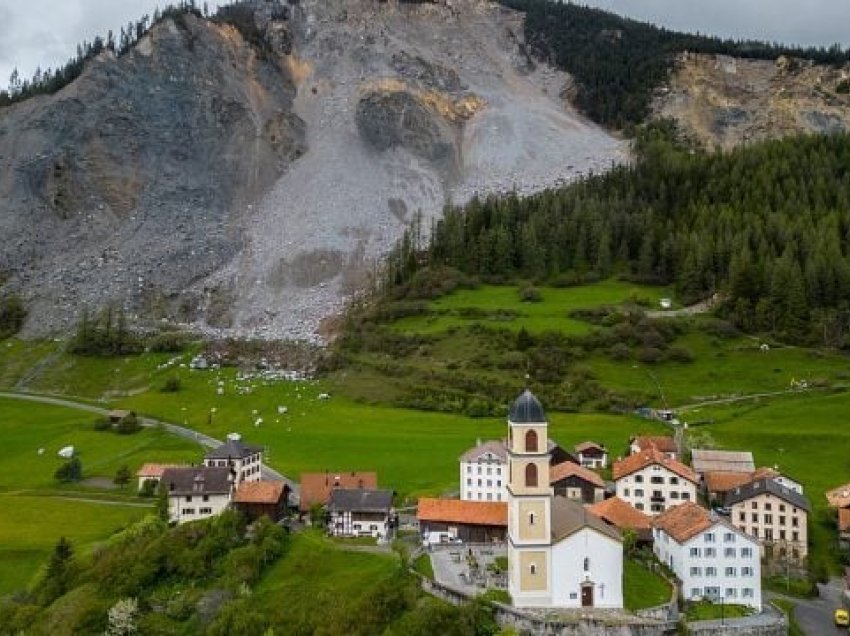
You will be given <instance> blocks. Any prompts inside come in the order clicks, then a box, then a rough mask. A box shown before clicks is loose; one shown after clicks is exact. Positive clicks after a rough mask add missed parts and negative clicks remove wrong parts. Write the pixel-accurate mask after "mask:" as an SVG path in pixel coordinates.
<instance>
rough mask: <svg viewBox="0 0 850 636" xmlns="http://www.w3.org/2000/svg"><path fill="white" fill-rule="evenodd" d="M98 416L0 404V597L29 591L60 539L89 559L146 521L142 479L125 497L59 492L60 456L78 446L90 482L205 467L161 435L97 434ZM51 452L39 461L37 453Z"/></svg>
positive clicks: (186, 445) (196, 453)
mask: <svg viewBox="0 0 850 636" xmlns="http://www.w3.org/2000/svg"><path fill="white" fill-rule="evenodd" d="M94 417H95V416H93V415H91V414H88V413H84V412H80V411H76V410H71V409H66V408H61V407H56V406H47V405H41V404H34V403H31V402H24V401H21V400H11V399H0V432H2V437H3V443H2V444H0V510H3V513H2V514H0V594H2V593H4V592H7V591H10V590H12V589H15V588H20V587H24V586H26V585H27V584H28V583H29V581H30V579H31V578H32V577H33V575H34V574H35V573H36V572H37V570H38V568H39V566H40V565H41V564H42V563H43V562H44V560H45V558H46V557H47V555H48V554H49V553H50V551H51V550H52V548H53V546H54V545H55V544H56V542H57V541H58V540H59V538H60V537H61V536H66V537H68V538H70V539H71V540H72V542H73V543H74V547H75V548H76V550H77V551H78V552H79V553H82V554H85V553H86V552H87V550H88V548H90V547H91V546H92V545H93V544H95V543H96V542H97V541H99V540H102V539H105V538H106V537H107V536H109V535H110V534H112V533H113V532H114V531H115V530H116V529H118V528H120V527H122V526H123V525H125V524H126V523H128V522H130V521H133V520H135V519H138V518H139V517H141V516H142V515H144V514H146V513H147V512H148V511H149V510H148V508H149V507H148V506H145V507H139V506H138V504H140V503H145V502H144V501H143V500H139V499H138V498H137V497H135V495H134V493H135V491H134V487H135V485H136V481H135V479H133V481H132V482H131V484H130V486H129V487H128V488H127V490H126V491H125V492H121V491H103V490H98V489H96V488H93V487H91V486H86V485H84V484H73V485H68V486H60V485H59V484H58V483H57V482H56V481H55V480H54V479H53V473H54V472H55V471H56V469H57V468H58V467H59V466H60V465H61V464H62V463H63V461H64V460H62V459H61V458H59V457H57V456H56V452H57V451H58V450H59V449H60V448H62V447H63V446H66V445H69V444H73V445H74V446H75V447H76V449H77V450H78V452H79V457H80V460H81V461H82V464H83V471H84V477H85V478H87V479H88V478H93V477H94V478H103V479H104V480H106V481H111V479H112V477H113V476H114V474H115V471H116V470H117V469H118V468H119V467H121V466H123V465H127V466H128V467H129V468H130V469H131V470H132V471H133V472H135V471H136V469H138V468H139V466H140V465H141V464H142V463H144V462H145V461H162V462H187V461H198V458H199V457H200V452H201V451H200V447H199V446H197V445H196V444H194V443H192V442H189V441H187V440H183V439H181V438H178V437H174V436H173V435H169V434H167V433H165V432H164V431H161V430H154V429H145V430H142V431H140V432H138V433H136V434H134V435H128V436H123V435H117V434H115V433H111V432H98V431H95V430H93V428H92V422H93V421H94ZM40 448H43V449H44V453H43V454H41V455H39V454H38V450H39V449H40Z"/></svg>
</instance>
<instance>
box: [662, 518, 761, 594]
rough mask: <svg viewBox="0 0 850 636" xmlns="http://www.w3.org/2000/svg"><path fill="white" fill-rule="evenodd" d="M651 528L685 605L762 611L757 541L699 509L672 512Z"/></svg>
mask: <svg viewBox="0 0 850 636" xmlns="http://www.w3.org/2000/svg"><path fill="white" fill-rule="evenodd" d="M652 526H653V539H654V544H653V550H654V551H655V555H656V556H657V557H658V560H659V561H661V562H662V563H664V564H665V565H667V566H669V567H670V569H671V570H673V572H675V574H676V577H677V578H678V579H679V580H680V581H681V590H682V596H683V597H684V598H685V599H687V600H699V599H709V600H712V601H714V602H723V603H727V604H735V605H748V606H749V607H752V608H753V609H755V610H756V611H761V556H760V553H759V543H758V541H757V540H755V539H753V538H752V537H750V536H749V535H747V534H744V533H743V532H741V531H740V530H738V529H737V528H735V527H734V526H733V525H732V524H731V523H729V522H728V521H727V520H726V519H724V518H722V517H718V516H716V515H714V514H713V513H710V512H709V511H708V510H706V509H705V508H702V507H701V506H699V505H697V504H695V503H685V504H681V505H679V506H675V507H673V508H670V509H669V510H667V511H665V512H663V513H662V514H660V515H658V516H657V517H655V519H653V521H652Z"/></svg>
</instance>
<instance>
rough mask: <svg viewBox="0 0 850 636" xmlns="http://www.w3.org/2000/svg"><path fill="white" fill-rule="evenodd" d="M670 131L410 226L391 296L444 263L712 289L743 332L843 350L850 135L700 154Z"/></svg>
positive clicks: (849, 258)
mask: <svg viewBox="0 0 850 636" xmlns="http://www.w3.org/2000/svg"><path fill="white" fill-rule="evenodd" d="M673 134H674V130H673V124H672V123H669V122H663V123H661V124H658V125H654V126H652V127H649V128H646V129H643V131H642V132H641V133H639V136H638V138H637V140H636V142H635V149H636V154H637V161H636V162H635V163H634V164H632V165H627V166H620V167H618V168H615V169H613V170H612V171H610V172H609V173H607V174H604V175H601V176H591V177H589V178H587V179H585V180H583V181H581V182H578V183H575V184H573V185H570V186H567V187H564V188H561V189H556V190H548V191H545V192H543V193H540V194H537V195H535V196H532V197H528V198H522V199H521V198H519V197H517V196H507V197H503V198H489V199H485V200H479V199H475V200H473V201H471V202H470V203H469V204H468V205H466V206H464V207H453V208H449V209H447V210H446V212H445V215H444V218H443V219H441V220H440V221H439V222H437V223H436V224H435V225H434V226H433V228H432V229H431V232H430V236H428V237H425V236H423V234H422V232H421V231H420V230H419V229H418V228H416V227H415V228H413V229H412V230H411V231H409V232H408V233H407V234H406V236H405V237H404V238H403V239H402V240H401V241H400V242H399V244H398V245H397V247H396V249H395V250H394V252H393V253H392V254H391V255H390V257H389V259H388V261H387V267H386V272H385V279H384V284H385V289H386V288H389V289H393V288H395V289H398V288H400V287H401V288H404V286H406V285H407V286H409V285H410V283H411V281H415V280H422V279H423V274H422V271H423V270H429V269H437V268H440V267H446V266H448V267H451V268H455V269H457V270H459V271H460V272H462V273H464V274H466V275H471V276H475V277H479V278H481V279H483V280H490V281H496V282H498V281H515V280H533V281H537V282H542V283H547V284H556V285H558V284H573V283H576V282H581V281H583V280H585V281H586V280H593V279H597V278H600V277H608V276H613V275H618V276H622V277H625V278H629V279H632V280H636V281H640V282H646V283H658V284H675V286H676V288H677V290H678V292H679V294H680V295H681V296H682V298H683V299H684V300H685V301H686V302H695V301H698V300H701V299H705V298H708V297H711V296H712V295H713V294H715V293H719V295H720V297H721V298H722V299H723V303H722V306H721V312H722V313H724V314H725V315H726V316H727V317H728V318H729V319H730V320H731V321H732V322H733V323H734V324H735V325H737V326H738V327H740V328H742V329H744V330H746V331H751V332H752V331H758V332H766V333H771V334H773V335H775V336H776V337H778V338H781V339H784V340H788V341H796V342H804V341H811V342H821V343H823V344H825V345H827V346H841V347H843V346H847V345H848V337H847V334H848V328H850V136H848V135H846V134H845V135H835V136H829V137H827V136H801V137H795V138H789V139H784V140H778V141H769V142H765V143H761V144H757V145H752V146H747V147H743V148H739V149H736V150H733V151H730V152H723V153H720V152H718V153H716V154H707V153H702V152H697V151H694V150H692V149H688V148H686V147H684V146H682V145H677V144H676V143H675V142H674V141H672V139H673V137H672V136H673Z"/></svg>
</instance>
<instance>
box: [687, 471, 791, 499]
mask: <svg viewBox="0 0 850 636" xmlns="http://www.w3.org/2000/svg"><path fill="white" fill-rule="evenodd" d="M778 475H779V473H777V472H776V471H775V470H773V469H772V468H759V469H758V470H757V471H755V472H752V473H750V472H743V473H741V472H723V471H712V472H708V473H705V475H703V479H705V486H706V488H707V489H708V492H714V493H720V494H723V493H727V492H729V491H730V490H734V489H735V488H738V487H739V486H743V485H744V484H748V483H750V482H752V481H757V480H759V479H764V478H771V477H776V476H778Z"/></svg>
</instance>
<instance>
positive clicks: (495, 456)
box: [460, 439, 578, 501]
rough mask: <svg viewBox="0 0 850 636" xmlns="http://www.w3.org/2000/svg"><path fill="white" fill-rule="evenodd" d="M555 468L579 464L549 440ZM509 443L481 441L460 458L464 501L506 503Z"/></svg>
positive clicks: (462, 497)
mask: <svg viewBox="0 0 850 636" xmlns="http://www.w3.org/2000/svg"><path fill="white" fill-rule="evenodd" d="M547 444H548V449H549V453H550V457H551V462H552V465H555V464H560V463H563V462H572V463H574V464H577V463H578V460H577V459H576V458H575V457H574V456H573V455H572V454H571V453H568V452H567V451H565V450H564V449H563V448H561V447H560V446H559V445H558V444H557V443H556V442H554V441H553V440H551V439H550V440H548V442H547ZM507 457H508V455H507V441H506V440H487V441H485V442H482V441H481V440H478V442H477V443H476V444H475V446H474V447H473V448H470V449H469V450H468V451H466V452H465V453H464V454H463V455H461V456H460V498H461V499H462V500H464V501H505V500H506V487H507V474H508V473H507V467H508V460H507Z"/></svg>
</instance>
